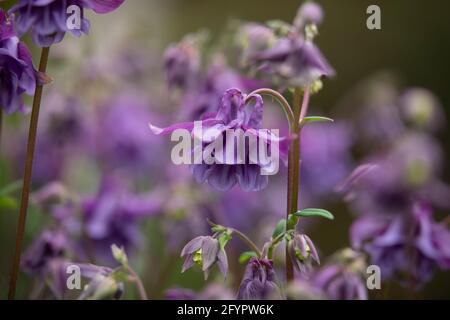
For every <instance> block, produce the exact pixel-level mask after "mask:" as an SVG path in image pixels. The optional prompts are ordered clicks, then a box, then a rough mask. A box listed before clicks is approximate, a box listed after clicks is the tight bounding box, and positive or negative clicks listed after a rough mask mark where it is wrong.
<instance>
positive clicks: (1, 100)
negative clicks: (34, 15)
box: [0, 9, 36, 113]
mask: <svg viewBox="0 0 450 320" xmlns="http://www.w3.org/2000/svg"><path fill="white" fill-rule="evenodd" d="M35 85H36V71H35V70H34V67H33V62H32V60H31V54H30V52H29V51H28V49H27V47H26V46H25V44H23V43H22V42H20V41H19V38H18V37H16V36H15V34H14V32H13V24H12V21H11V20H10V19H9V17H8V16H7V15H6V13H5V12H4V11H3V10H1V9H0V107H1V108H3V110H4V111H5V112H6V113H12V112H14V111H18V110H20V111H24V105H23V101H22V94H23V93H25V94H28V95H32V94H33V93H34V88H35Z"/></svg>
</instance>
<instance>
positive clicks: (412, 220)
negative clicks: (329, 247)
mask: <svg viewBox="0 0 450 320" xmlns="http://www.w3.org/2000/svg"><path fill="white" fill-rule="evenodd" d="M412 210H413V211H412V213H409V214H402V215H397V216H395V217H386V216H380V215H367V216H364V217H362V218H360V219H358V220H357V221H356V222H355V223H354V224H353V226H352V228H351V241H352V245H353V247H354V248H356V249H360V250H363V251H365V252H367V253H368V254H369V255H370V257H371V261H372V263H373V264H376V265H378V266H379V267H380V268H381V269H382V270H383V272H382V277H383V278H386V279H395V280H397V281H398V282H400V283H401V284H404V285H408V286H415V287H419V286H420V285H421V284H423V283H425V282H427V281H429V280H430V278H431V276H432V273H433V270H434V269H435V267H440V268H442V269H449V268H450V250H449V249H448V246H447V245H446V244H445V243H448V241H449V240H450V232H449V231H448V230H447V229H446V228H445V227H444V226H442V225H440V224H437V223H435V222H434V221H433V220H432V213H431V209H430V207H429V206H427V205H425V204H421V203H416V204H415V205H414V206H413V208H412Z"/></svg>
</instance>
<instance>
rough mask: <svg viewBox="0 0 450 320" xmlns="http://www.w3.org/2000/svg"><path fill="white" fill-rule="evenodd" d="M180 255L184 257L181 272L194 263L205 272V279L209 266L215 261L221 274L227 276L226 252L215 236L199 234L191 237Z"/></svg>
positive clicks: (209, 270) (209, 269)
mask: <svg viewBox="0 0 450 320" xmlns="http://www.w3.org/2000/svg"><path fill="white" fill-rule="evenodd" d="M181 257H184V258H185V261H184V264H183V269H182V272H184V271H186V270H187V269H189V268H191V267H192V266H193V265H194V264H198V265H199V266H201V268H202V271H203V272H204V273H205V279H207V278H208V276H209V273H210V272H211V268H212V267H213V265H214V264H216V263H217V265H218V267H219V269H220V272H222V274H223V276H224V277H226V276H227V271H228V258H227V254H226V253H225V250H224V249H223V248H222V247H221V245H220V243H219V240H218V239H216V238H213V237H210V236H199V237H196V238H194V239H192V240H191V241H189V242H188V243H187V244H186V245H185V246H184V248H183V250H182V251H181Z"/></svg>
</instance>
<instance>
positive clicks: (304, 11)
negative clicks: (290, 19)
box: [294, 1, 323, 30]
mask: <svg viewBox="0 0 450 320" xmlns="http://www.w3.org/2000/svg"><path fill="white" fill-rule="evenodd" d="M322 20H323V10H322V7H321V6H320V5H319V4H317V3H315V2H309V1H308V2H305V3H304V4H302V5H301V6H300V8H299V9H298V12H297V16H296V17H295V19H294V27H296V28H297V30H301V29H302V28H303V27H304V26H305V25H307V24H315V25H317V24H320V23H322Z"/></svg>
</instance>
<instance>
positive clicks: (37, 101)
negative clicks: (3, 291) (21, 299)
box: [8, 47, 50, 300]
mask: <svg viewBox="0 0 450 320" xmlns="http://www.w3.org/2000/svg"><path fill="white" fill-rule="evenodd" d="M49 51H50V48H49V47H46V48H42V52H41V58H40V62H39V72H42V73H45V72H46V70H47V62H48V54H49ZM42 89H43V85H42V84H39V83H38V82H36V90H35V92H34V98H33V109H32V112H31V119H30V129H29V131H28V146H27V156H26V160H25V170H24V177H23V186H22V199H21V203H20V212H19V221H18V225H17V233H16V244H15V248H14V258H13V264H12V270H11V278H10V282H9V291H8V299H9V300H13V299H14V298H15V295H16V285H17V276H18V273H19V265H20V256H21V253H22V242H23V238H24V234H25V224H26V218H27V209H28V200H29V196H30V184H31V176H32V170H33V157H34V149H35V146H36V135H37V127H38V119H39V109H40V106H41V98H42Z"/></svg>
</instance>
